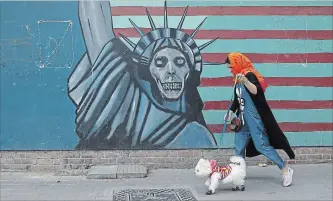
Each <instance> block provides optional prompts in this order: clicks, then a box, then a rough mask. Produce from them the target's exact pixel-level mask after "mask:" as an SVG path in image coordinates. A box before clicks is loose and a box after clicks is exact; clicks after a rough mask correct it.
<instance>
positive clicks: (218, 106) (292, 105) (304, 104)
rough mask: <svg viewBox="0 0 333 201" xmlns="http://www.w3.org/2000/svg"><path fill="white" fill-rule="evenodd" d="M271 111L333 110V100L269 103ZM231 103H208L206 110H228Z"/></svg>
mask: <svg viewBox="0 0 333 201" xmlns="http://www.w3.org/2000/svg"><path fill="white" fill-rule="evenodd" d="M268 105H269V106H270V107H271V109H333V100H327V101H285V100H283V101H268ZM228 106H229V101H207V102H205V105H204V110H226V109H227V108H228Z"/></svg>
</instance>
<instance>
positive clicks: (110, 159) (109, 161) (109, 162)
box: [108, 158, 133, 164]
mask: <svg viewBox="0 0 333 201" xmlns="http://www.w3.org/2000/svg"><path fill="white" fill-rule="evenodd" d="M132 160H133V159H132ZM108 164H117V159H116V158H108Z"/></svg>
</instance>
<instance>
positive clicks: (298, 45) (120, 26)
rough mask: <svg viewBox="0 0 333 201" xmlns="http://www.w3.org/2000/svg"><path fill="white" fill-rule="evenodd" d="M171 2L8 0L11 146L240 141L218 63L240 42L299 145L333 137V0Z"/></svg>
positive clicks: (5, 127)
mask: <svg viewBox="0 0 333 201" xmlns="http://www.w3.org/2000/svg"><path fill="white" fill-rule="evenodd" d="M142 5H143V6H147V7H148V10H149V12H150V15H151V17H152V20H151V19H150V18H149V17H147V14H146V11H145V8H144V7H141V6H142ZM187 5H189V8H188V10H187V13H186V17H185V20H184V21H183V18H182V16H183V13H184V8H185V7H186V6H187ZM163 6H164V2H163V1H156V2H152V1H150V2H142V1H133V2H120V1H112V2H111V7H112V8H111V10H110V9H109V6H108V3H107V2H104V3H102V6H100V5H97V6H96V5H95V6H94V5H92V4H91V3H89V2H82V4H81V5H79V4H78V3H77V2H1V3H0V8H1V12H0V13H1V18H0V20H1V34H0V38H1V43H0V45H1V46H0V47H1V138H0V143H1V150H71V149H75V148H78V149H158V148H166V149H173V148H185V149H188V148H212V147H215V146H216V144H217V145H218V146H221V147H233V136H234V134H233V133H231V132H228V133H226V134H225V135H224V137H223V140H221V130H222V125H223V121H222V118H223V116H224V114H225V113H226V109H227V105H228V100H229V99H230V97H231V94H232V86H231V85H232V81H231V77H230V75H229V72H228V70H227V69H226V67H225V66H224V65H217V64H218V63H221V62H223V61H224V59H225V58H226V54H227V53H228V52H232V51H239V52H243V53H245V54H246V55H247V56H248V57H249V58H250V59H251V61H252V62H253V63H254V65H255V67H256V68H257V69H258V70H259V71H260V72H261V73H262V74H263V75H264V76H265V77H266V81H267V83H268V84H269V85H270V87H269V88H268V89H267V92H266V97H267V99H268V100H269V104H270V106H271V108H272V110H273V113H274V114H275V117H276V119H277V121H278V122H279V123H280V126H281V128H282V129H283V130H284V131H285V133H286V135H287V137H288V139H289V141H290V143H291V144H292V145H293V146H332V131H333V128H332V123H331V122H332V118H333V114H332V108H333V101H332V96H333V94H332V93H333V92H332V86H333V78H332V76H333V72H332V63H333V53H332V39H333V34H332V15H333V13H332V5H331V2H320V1H316V2H315V1H306V2H300V1H295V2H292V1H289V2H261V1H257V2H248V1H242V2H238V1H234V2H226V1H214V2H213V1H207V2H201V1H200V2H195V1H184V2H182V1H177V2H176V1H170V2H168V9H167V12H164V8H163ZM299 6H303V7H299ZM317 6H319V7H317ZM164 13H167V18H165V17H164V16H163V15H164ZM78 14H79V15H78ZM111 15H112V20H111ZM206 17H207V19H206V20H205V21H204V19H205V18H206ZM128 18H130V19H131V20H132V21H130V20H128ZM165 19H167V20H165ZM80 20H81V24H80ZM203 21H204V23H203V24H200V23H201V22H203ZM152 23H154V24H152ZM180 25H181V26H180ZM136 26H138V27H140V28H138V27H136ZM154 26H156V28H161V27H162V28H163V27H168V28H172V29H157V30H155V31H153V32H151V29H150V28H151V27H154ZM177 27H178V28H177ZM197 27H198V28H199V31H198V32H196V31H195V30H196V28H197ZM180 28H181V30H179V29H180ZM146 33H147V34H146ZM185 33H186V34H185ZM145 34H146V35H145ZM121 36H123V37H121ZM165 37H168V39H165ZM217 37H219V39H217V40H215V41H212V39H215V38H217ZM175 39H177V40H175ZM110 41H111V42H110ZM209 41H211V42H212V43H211V42H209ZM150 61H153V62H150ZM200 80H201V83H200Z"/></svg>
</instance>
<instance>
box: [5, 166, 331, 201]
mask: <svg viewBox="0 0 333 201" xmlns="http://www.w3.org/2000/svg"><path fill="white" fill-rule="evenodd" d="M293 168H294V170H295V171H294V182H293V185H292V186H290V187H287V188H285V187H282V184H281V172H280V170H279V169H278V168H277V167H275V166H269V167H248V169H247V179H246V190H245V191H243V192H233V191H231V186H230V185H220V187H219V188H218V190H217V192H216V193H215V194H213V195H208V196H207V195H205V192H206V190H207V188H206V186H205V185H204V183H205V180H206V178H197V177H196V176H195V175H194V172H193V170H192V169H191V170H175V169H172V170H169V169H161V170H153V171H151V172H150V173H149V174H148V177H146V178H141V179H111V180H91V179H86V177H84V176H79V177H78V176H75V177H74V176H54V174H52V173H32V172H29V173H27V172H26V173H24V172H1V180H0V182H1V183H0V184H1V200H110V201H111V200H113V194H114V191H117V190H122V189H179V188H183V189H189V190H190V191H191V192H192V194H193V196H194V197H195V199H196V200H198V201H201V200H202V201H204V200H205V201H209V200H332V164H317V165H310V164H309V165H294V166H293ZM148 197H149V196H148V194H147V196H146V197H142V198H140V199H137V200H140V201H141V200H142V201H143V200H145V199H146V200H149V201H157V200H158V199H157V198H155V199H153V198H154V197H150V198H149V199H148ZM166 197H167V196H166ZM166 197H165V198H164V199H162V198H161V199H159V201H173V200H171V198H169V199H168V198H166ZM123 200H135V196H132V197H131V196H127V197H126V198H125V197H124V198H123ZM176 200H177V199H175V201H176ZM182 200H186V199H185V198H184V199H182V198H178V201H182ZM190 200H191V199H190V198H188V199H187V200H186V201H190ZM192 200H193V199H192Z"/></svg>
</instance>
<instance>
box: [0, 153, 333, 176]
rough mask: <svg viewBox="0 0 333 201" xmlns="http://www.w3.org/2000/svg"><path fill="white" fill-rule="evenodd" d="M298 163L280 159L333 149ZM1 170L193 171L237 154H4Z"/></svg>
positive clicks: (326, 158) (326, 156) (251, 161)
mask: <svg viewBox="0 0 333 201" xmlns="http://www.w3.org/2000/svg"><path fill="white" fill-rule="evenodd" d="M294 151H295V154H296V158H297V159H296V160H288V157H287V155H286V154H285V152H283V151H281V150H279V154H280V156H281V157H282V158H283V159H284V160H286V161H287V162H288V163H289V164H310V163H331V162H332V147H310V148H305V147H302V148H294ZM0 153H1V170H2V171H38V172H40V171H41V172H57V171H68V170H72V171H74V172H75V171H76V172H82V173H84V172H86V171H85V170H87V169H89V168H90V167H91V166H94V165H118V164H141V165H144V166H146V167H147V168H149V169H158V168H173V169H187V168H189V169H190V168H194V166H195V164H196V163H197V161H198V160H199V159H200V158H201V157H204V158H208V159H216V160H217V161H218V162H219V163H221V164H226V163H227V162H228V158H229V157H230V156H231V155H233V154H234V151H233V150H232V149H220V150H158V151H132V150H126V151H120V150H115V151H1V152H0ZM246 161H247V164H248V165H257V164H258V163H267V164H272V163H270V161H268V160H267V159H266V158H265V157H263V156H258V157H254V158H247V159H246Z"/></svg>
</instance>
